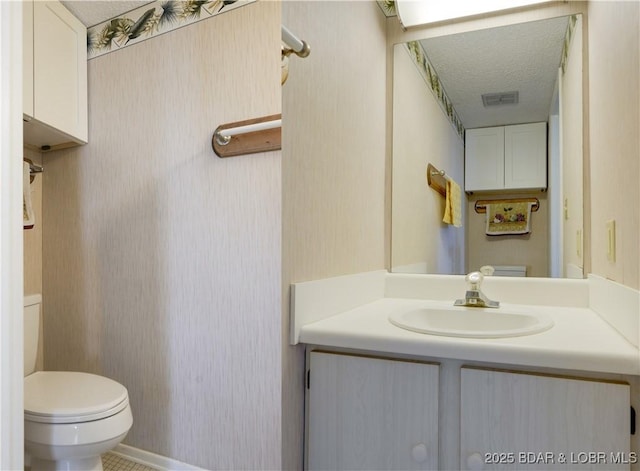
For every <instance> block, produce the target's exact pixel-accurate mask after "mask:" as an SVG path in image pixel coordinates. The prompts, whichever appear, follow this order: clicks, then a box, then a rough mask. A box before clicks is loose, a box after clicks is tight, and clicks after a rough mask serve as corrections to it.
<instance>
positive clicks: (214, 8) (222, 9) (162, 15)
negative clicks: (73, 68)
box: [87, 0, 257, 60]
mask: <svg viewBox="0 0 640 471" xmlns="http://www.w3.org/2000/svg"><path fill="white" fill-rule="evenodd" d="M256 1H257V0H205V1H201V0H200V1H198V0H183V1H180V0H156V1H154V2H152V3H149V4H146V5H143V6H141V7H139V8H136V9H134V10H131V11H129V12H127V13H123V14H122V15H120V16H117V17H115V18H112V19H110V20H107V21H104V22H102V23H99V24H97V25H95V26H92V27H90V28H88V29H87V59H89V60H90V59H94V58H96V57H100V56H102V55H104V54H108V53H110V52H115V51H118V50H120V49H123V48H125V47H128V46H131V45H133V44H137V43H139V42H142V41H146V40H147V39H151V38H153V37H156V36H159V35H161V34H164V33H169V32H171V31H173V30H176V29H178V28H182V27H184V26H188V25H190V24H193V23H197V22H199V21H202V20H206V19H209V18H213V17H214V16H218V15H219V14H221V13H226V12H228V11H231V10H234V9H236V8H239V7H242V6H244V5H247V4H250V3H254V2H256Z"/></svg>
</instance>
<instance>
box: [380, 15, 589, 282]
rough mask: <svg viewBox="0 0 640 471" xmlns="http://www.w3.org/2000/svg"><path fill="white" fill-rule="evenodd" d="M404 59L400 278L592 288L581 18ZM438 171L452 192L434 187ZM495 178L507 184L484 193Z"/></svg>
mask: <svg viewBox="0 0 640 471" xmlns="http://www.w3.org/2000/svg"><path fill="white" fill-rule="evenodd" d="M393 56H394V57H393V149H392V152H393V156H392V161H393V164H392V208H391V214H392V217H391V221H392V222H391V266H392V271H394V272H403V273H438V274H463V273H467V272H469V271H471V270H477V269H478V268H479V267H481V266H483V265H493V266H495V267H500V268H503V270H498V273H499V274H505V275H508V274H518V275H526V276H538V277H540V276H542V277H545V276H553V277H574V278H575V277H582V276H583V275H582V267H583V261H582V231H583V201H582V199H583V197H582V183H583V180H582V172H583V170H582V166H583V164H582V159H583V156H582V121H583V118H582V116H583V109H582V106H583V105H582V96H583V95H582V74H583V70H582V67H583V66H582V19H581V15H573V16H568V17H559V18H553V19H546V20H539V21H532V22H525V23H519V24H514V25H509V26H502V27H497V28H488V29H483V30H479V31H471V32H465V33H460V34H454V35H449V36H439V37H433V38H429V39H425V40H419V41H411V42H408V43H402V44H396V45H395V46H394V51H393ZM465 159H466V165H465ZM429 165H431V167H430V168H435V169H436V171H437V172H440V173H442V172H444V180H443V179H442V178H440V177H441V175H433V176H437V177H438V179H439V181H441V182H442V181H444V182H445V183H446V184H445V186H446V191H444V192H443V191H442V189H441V188H440V187H438V188H437V189H438V191H436V190H435V189H434V188H433V187H430V186H429V184H428V182H427V177H431V176H432V175H429V176H427V175H426V173H427V167H428V166H429ZM541 165H543V167H541ZM431 172H433V170H431ZM517 173H519V175H516V178H515V179H514V178H513V177H514V175H515V174H517ZM534 173H537V174H538V175H534ZM483 175H484V176H486V175H489V177H490V179H491V178H493V179H494V180H495V183H490V184H488V185H486V186H482V187H481V188H482V191H475V188H478V187H477V186H472V185H475V184H476V183H474V182H475V181H477V180H478V179H479V178H480V177H482V176H483ZM514 181H515V182H516V183H514ZM518 181H520V182H532V183H523V184H519V183H517V182H518ZM465 184H466V186H465ZM432 185H433V184H432ZM465 188H466V189H467V190H469V189H470V188H472V189H474V191H466V192H465ZM458 190H459V191H458ZM443 193H445V195H443ZM480 201H482V205H481V206H482V207H483V208H485V206H486V210H485V211H482V212H479V211H477V208H478V205H477V203H478V202H480ZM527 201H536V203H535V211H531V208H532V205H531V204H529V203H527ZM487 202H488V203H487ZM485 203H487V204H485ZM452 213H453V214H454V215H455V216H457V218H458V220H457V221H456V220H454V219H452V218H451V214H452ZM445 221H447V222H445Z"/></svg>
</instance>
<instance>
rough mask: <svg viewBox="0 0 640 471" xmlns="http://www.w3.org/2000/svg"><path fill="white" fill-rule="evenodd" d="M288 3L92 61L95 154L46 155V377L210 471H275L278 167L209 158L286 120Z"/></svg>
mask: <svg viewBox="0 0 640 471" xmlns="http://www.w3.org/2000/svg"><path fill="white" fill-rule="evenodd" d="M280 21H281V9H280V4H279V3H277V2H257V3H254V4H250V5H247V6H243V7H240V8H237V9H234V10H231V11H229V12H227V13H224V14H221V15H219V16H216V17H214V18H211V19H207V20H205V21H201V22H199V23H195V24H192V25H190V26H186V27H183V28H180V29H177V30H175V31H173V32H171V33H168V34H164V35H161V36H158V37H155V38H153V39H150V40H148V41H144V42H142V43H139V44H136V45H133V46H131V47H127V48H124V49H121V50H119V51H116V52H113V53H110V54H106V55H104V56H100V57H98V58H96V59H93V60H91V61H89V121H90V129H89V133H90V134H89V144H88V145H87V146H84V147H81V148H77V149H73V150H67V151H59V152H56V153H51V154H48V155H46V156H45V158H44V159H45V162H44V163H45V168H46V171H45V173H44V194H45V198H44V219H45V220H44V224H45V226H44V276H43V283H44V319H45V323H44V324H45V325H44V331H45V368H46V369H53V370H55V369H61V370H82V371H90V372H96V373H99V374H104V375H106V376H109V377H112V378H114V379H116V380H118V381H120V382H121V383H122V384H124V385H125V386H126V387H127V388H128V390H129V395H130V399H131V406H132V410H133V415H134V425H133V428H132V430H131V432H130V433H129V435H128V436H127V438H126V440H125V443H126V444H128V445H131V446H134V447H137V448H141V449H144V450H148V451H151V452H154V453H158V454H161V455H164V456H168V457H171V458H174V459H177V460H179V461H183V462H186V463H190V464H193V465H196V466H200V467H203V468H205V469H212V470H213V469H279V468H280V465H281V458H280V457H281V437H280V416H281V410H280V409H281V342H280V334H281V316H282V313H281V292H280V280H281V223H282V217H281V168H280V152H271V153H267V154H254V155H246V156H240V157H235V158H228V159H219V158H218V157H216V155H215V154H214V153H213V150H212V149H211V136H212V134H213V131H214V129H215V128H216V127H217V126H218V125H220V124H224V123H228V122H234V121H240V120H245V119H250V118H256V117H261V116H266V115H270V114H274V113H278V112H280V110H281V88H280V71H279V64H278V61H277V59H274V57H277V52H274V51H278V49H279V46H280V31H279V25H280Z"/></svg>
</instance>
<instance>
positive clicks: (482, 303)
mask: <svg viewBox="0 0 640 471" xmlns="http://www.w3.org/2000/svg"><path fill="white" fill-rule="evenodd" d="M492 274H493V267H491V266H488V265H487V266H484V267H482V268H480V271H474V272H471V273H469V274H468V275H467V276H466V277H465V281H466V282H467V283H469V289H467V292H466V293H465V295H464V299H457V300H456V302H455V303H453V305H454V306H468V307H500V302H499V301H492V300H491V299H489V298H487V297H486V296H485V294H484V293H483V292H482V291H480V285H481V284H482V280H484V276H485V275H492Z"/></svg>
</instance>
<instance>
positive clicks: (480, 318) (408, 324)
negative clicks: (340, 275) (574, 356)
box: [389, 307, 553, 338]
mask: <svg viewBox="0 0 640 471" xmlns="http://www.w3.org/2000/svg"><path fill="white" fill-rule="evenodd" d="M389 321H390V322H391V323H392V324H394V325H395V326H397V327H401V328H403V329H407V330H412V331H414V332H420V333H423V334H432V335H444V336H447V337H469V338H502V337H519V336H522V335H531V334H537V333H539V332H543V331H545V330H548V329H550V328H551V327H553V320H551V319H550V318H549V317H547V316H544V315H540V314H535V313H519V312H509V311H503V310H502V308H498V309H486V308H464V307H461V308H453V307H452V308H451V309H437V308H436V309H433V308H421V309H414V310H412V311H407V312H398V313H394V314H391V315H390V316H389Z"/></svg>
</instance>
